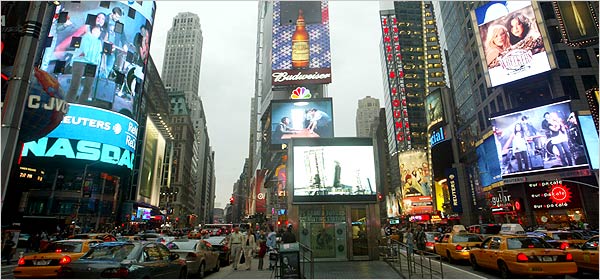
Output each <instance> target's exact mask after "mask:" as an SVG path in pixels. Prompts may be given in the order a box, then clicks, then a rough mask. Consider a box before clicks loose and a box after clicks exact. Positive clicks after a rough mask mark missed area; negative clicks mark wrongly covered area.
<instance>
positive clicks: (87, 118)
mask: <svg viewBox="0 0 600 280" xmlns="http://www.w3.org/2000/svg"><path fill="white" fill-rule="evenodd" d="M137 134H138V123H137V122H136V121H134V120H132V119H131V118H128V117H126V116H123V115H121V114H117V113H114V112H111V111H108V110H103V109H98V108H94V107H90V106H85V105H78V104H71V105H70V106H69V112H68V113H67V115H65V116H64V118H63V120H62V122H61V123H60V125H58V126H57V127H56V128H55V129H54V130H53V131H52V132H50V133H49V134H48V135H47V136H46V137H44V138H41V139H39V140H37V141H31V142H27V143H25V145H24V146H23V151H22V153H21V155H22V156H23V157H28V156H33V157H55V156H64V157H66V158H70V159H82V160H92V161H102V162H106V163H111V164H116V165H121V166H126V167H127V168H129V169H133V159H134V156H135V145H136V142H137Z"/></svg>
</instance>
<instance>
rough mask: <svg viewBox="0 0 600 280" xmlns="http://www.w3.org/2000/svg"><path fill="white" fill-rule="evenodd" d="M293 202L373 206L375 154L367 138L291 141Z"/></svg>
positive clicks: (375, 191) (375, 185) (375, 183)
mask: <svg viewBox="0 0 600 280" xmlns="http://www.w3.org/2000/svg"><path fill="white" fill-rule="evenodd" d="M291 145H292V148H291V158H292V163H293V168H292V170H291V174H288V176H292V178H291V179H290V182H291V183H292V184H293V190H294V192H293V193H294V196H293V201H294V202H353V201H356V202H360V201H362V202H376V201H377V198H376V193H377V182H376V177H375V156H374V155H375V152H374V150H373V141H372V139H370V138H334V139H323V138H317V139H299V138H298V139H294V140H292V142H291Z"/></svg>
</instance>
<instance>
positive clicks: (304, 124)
mask: <svg viewBox="0 0 600 280" xmlns="http://www.w3.org/2000/svg"><path fill="white" fill-rule="evenodd" d="M271 108H272V110H271V111H272V113H271V114H272V117H271V145H280V144H283V143H289V140H290V139H292V138H332V137H333V104H332V101H331V98H326V99H304V100H283V101H279V100H274V101H273V102H272V104H271Z"/></svg>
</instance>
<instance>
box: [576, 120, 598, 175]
mask: <svg viewBox="0 0 600 280" xmlns="http://www.w3.org/2000/svg"><path fill="white" fill-rule="evenodd" d="M577 119H578V120H579V126H580V127H581V134H582V135H583V139H584V141H585V147H586V151H587V155H588V162H589V164H590V166H591V167H592V169H594V170H598V161H599V159H598V158H599V157H600V154H598V153H600V151H599V150H598V147H599V146H598V145H600V144H598V130H596V126H595V125H594V120H593V118H592V115H585V116H584V115H580V116H578V117H577Z"/></svg>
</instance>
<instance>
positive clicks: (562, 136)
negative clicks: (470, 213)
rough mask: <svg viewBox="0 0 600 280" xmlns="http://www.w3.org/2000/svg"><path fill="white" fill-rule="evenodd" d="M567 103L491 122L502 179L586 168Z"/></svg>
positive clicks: (501, 116)
mask: <svg viewBox="0 0 600 280" xmlns="http://www.w3.org/2000/svg"><path fill="white" fill-rule="evenodd" d="M569 102H570V101H560V102H556V103H552V104H549V105H543V106H539V107H535V108H531V109H527V110H523V111H517V112H514V113H510V114H505V115H500V116H496V117H494V118H491V122H492V126H493V129H494V137H495V141H496V150H497V152H498V155H497V160H498V161H499V163H500V168H501V172H502V176H503V177H504V176H507V175H513V174H524V173H530V172H536V171H542V170H543V171H547V170H552V169H564V168H573V167H584V166H586V165H587V160H586V158H585V151H584V149H583V144H582V143H581V137H577V135H578V134H579V132H578V131H579V127H578V126H577V121H576V119H575V114H574V113H572V112H571V109H570V106H569Z"/></svg>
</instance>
